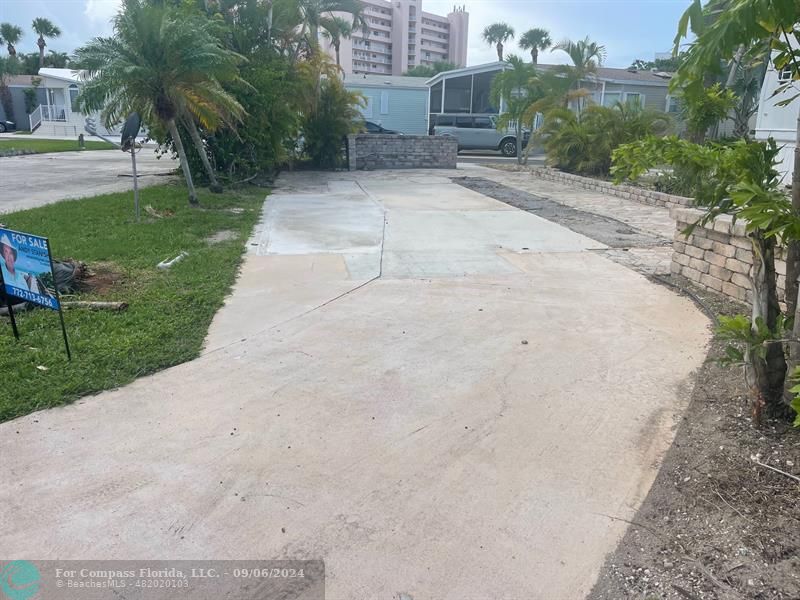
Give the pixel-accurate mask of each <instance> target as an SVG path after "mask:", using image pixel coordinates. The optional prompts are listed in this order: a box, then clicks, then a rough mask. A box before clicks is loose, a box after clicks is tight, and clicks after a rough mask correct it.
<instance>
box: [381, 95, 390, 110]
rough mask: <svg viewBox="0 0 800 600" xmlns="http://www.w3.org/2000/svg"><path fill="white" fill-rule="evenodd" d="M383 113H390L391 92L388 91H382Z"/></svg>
mask: <svg viewBox="0 0 800 600" xmlns="http://www.w3.org/2000/svg"><path fill="white" fill-rule="evenodd" d="M381 114H382V115H388V114H389V92H386V91H382V92H381Z"/></svg>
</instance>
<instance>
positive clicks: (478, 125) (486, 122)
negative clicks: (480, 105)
mask: <svg viewBox="0 0 800 600" xmlns="http://www.w3.org/2000/svg"><path fill="white" fill-rule="evenodd" d="M474 127H475V129H494V123H493V122H492V120H491V119H490V118H489V117H475V125H474Z"/></svg>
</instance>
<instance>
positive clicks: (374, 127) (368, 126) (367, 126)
mask: <svg viewBox="0 0 800 600" xmlns="http://www.w3.org/2000/svg"><path fill="white" fill-rule="evenodd" d="M364 132H365V133H381V134H383V135H403V134H402V133H400V132H399V131H394V130H392V129H386V128H384V127H382V126H380V125H378V124H377V123H373V122H372V121H364Z"/></svg>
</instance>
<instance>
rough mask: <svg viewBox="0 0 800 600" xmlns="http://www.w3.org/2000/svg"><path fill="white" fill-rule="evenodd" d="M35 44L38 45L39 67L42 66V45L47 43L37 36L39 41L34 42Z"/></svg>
mask: <svg viewBox="0 0 800 600" xmlns="http://www.w3.org/2000/svg"><path fill="white" fill-rule="evenodd" d="M36 45H37V46H39V68H40V69H41V68H42V67H44V47H45V46H46V45H47V44H45V43H44V38H43V37H42V36H39V41H38V42H36Z"/></svg>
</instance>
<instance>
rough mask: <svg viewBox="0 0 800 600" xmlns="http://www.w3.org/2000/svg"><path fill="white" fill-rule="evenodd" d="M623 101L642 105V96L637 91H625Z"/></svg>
mask: <svg viewBox="0 0 800 600" xmlns="http://www.w3.org/2000/svg"><path fill="white" fill-rule="evenodd" d="M625 103H626V104H629V105H632V106H641V107H644V96H643V95H642V94H640V93H639V92H627V93H626V94H625Z"/></svg>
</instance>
